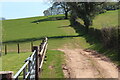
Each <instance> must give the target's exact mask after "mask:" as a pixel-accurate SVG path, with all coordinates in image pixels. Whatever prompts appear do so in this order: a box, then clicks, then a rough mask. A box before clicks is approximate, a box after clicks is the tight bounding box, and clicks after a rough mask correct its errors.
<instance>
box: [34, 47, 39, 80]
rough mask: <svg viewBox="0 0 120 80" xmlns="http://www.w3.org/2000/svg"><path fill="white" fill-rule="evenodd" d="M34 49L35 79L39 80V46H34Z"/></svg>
mask: <svg viewBox="0 0 120 80" xmlns="http://www.w3.org/2000/svg"><path fill="white" fill-rule="evenodd" d="M33 50H36V52H35V54H36V64H35V80H38V79H39V63H38V47H37V46H33Z"/></svg>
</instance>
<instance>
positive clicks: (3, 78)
mask: <svg viewBox="0 0 120 80" xmlns="http://www.w3.org/2000/svg"><path fill="white" fill-rule="evenodd" d="M12 75H13V72H12V71H0V80H12Z"/></svg>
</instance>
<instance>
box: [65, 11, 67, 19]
mask: <svg viewBox="0 0 120 80" xmlns="http://www.w3.org/2000/svg"><path fill="white" fill-rule="evenodd" d="M65 19H68V11H65Z"/></svg>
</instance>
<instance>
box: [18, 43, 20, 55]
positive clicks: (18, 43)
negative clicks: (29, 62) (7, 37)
mask: <svg viewBox="0 0 120 80" xmlns="http://www.w3.org/2000/svg"><path fill="white" fill-rule="evenodd" d="M17 46H18V53H20V46H19V43H18V44H17Z"/></svg>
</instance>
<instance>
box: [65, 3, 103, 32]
mask: <svg viewBox="0 0 120 80" xmlns="http://www.w3.org/2000/svg"><path fill="white" fill-rule="evenodd" d="M103 3H104V2H67V4H68V5H69V6H70V9H71V10H72V12H75V13H76V16H77V17H78V18H81V19H82V20H83V21H84V25H85V27H86V32H87V33H88V29H89V26H90V25H92V21H93V19H94V17H95V16H96V15H97V14H99V11H100V9H102V8H103V6H104V5H103Z"/></svg>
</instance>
